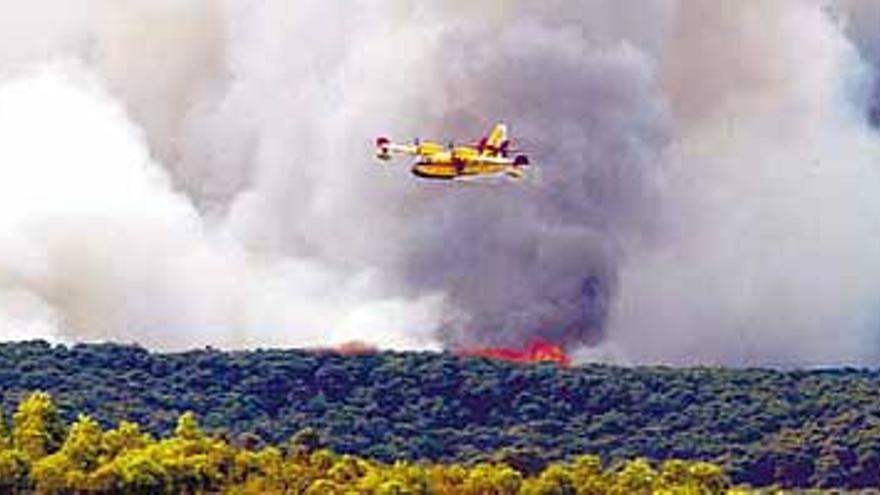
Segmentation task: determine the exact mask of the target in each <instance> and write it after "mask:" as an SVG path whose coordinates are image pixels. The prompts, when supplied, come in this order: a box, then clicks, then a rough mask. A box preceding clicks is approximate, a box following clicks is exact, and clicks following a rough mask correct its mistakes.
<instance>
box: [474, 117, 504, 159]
mask: <svg viewBox="0 0 880 495" xmlns="http://www.w3.org/2000/svg"><path fill="white" fill-rule="evenodd" d="M509 145H510V141H509V140H508V139H507V126H506V125H504V124H503V123H501V122H499V123H497V124H495V127H493V128H492V131H491V132H490V133H489V136H488V137H486V138H485V139H483V141H482V142H481V143H480V148H481V151H482V152H483V154H486V155H489V156H507V147H508V146H509Z"/></svg>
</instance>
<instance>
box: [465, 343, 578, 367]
mask: <svg viewBox="0 0 880 495" xmlns="http://www.w3.org/2000/svg"><path fill="white" fill-rule="evenodd" d="M456 354H457V355H459V356H463V357H485V358H490V359H498V360H501V361H509V362H512V363H556V364H558V365H560V366H569V365H570V364H571V358H569V357H568V355H567V354H565V351H563V350H562V347H559V346H558V345H556V344H551V343H550V342H547V341H544V340H540V339H535V340H533V341H531V342H529V343H528V345H527V346H526V347H525V348H524V349H513V348H508V347H483V348H473V349H460V350H458V351H457V352H456Z"/></svg>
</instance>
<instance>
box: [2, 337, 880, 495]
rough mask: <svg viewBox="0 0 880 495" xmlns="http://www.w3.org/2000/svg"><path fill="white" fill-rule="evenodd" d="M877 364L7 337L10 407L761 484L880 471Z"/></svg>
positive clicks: (394, 451) (273, 438) (845, 482)
mask: <svg viewBox="0 0 880 495" xmlns="http://www.w3.org/2000/svg"><path fill="white" fill-rule="evenodd" d="M878 385H880V372H875V371H867V370H855V369H843V370H822V371H790V372H782V371H772V370H759V369H746V370H728V369H711V368H696V369H670V368H662V367H646V368H620V367H612V366H604V365H587V366H580V367H572V368H559V367H557V366H555V365H551V364H544V365H516V364H509V363H503V362H498V361H491V360H487V359H482V358H466V359H465V358H459V357H455V356H452V355H448V354H437V353H392V352H384V353H379V354H367V355H355V356H340V355H334V354H329V353H309V352H305V351H299V350H257V351H251V352H229V353H227V352H220V351H216V350H210V349H209V350H200V351H192V352H186V353H178V354H158V353H150V352H147V351H146V350H144V349H142V348H139V347H131V346H120V345H109V344H107V345H77V346H74V347H64V346H51V345H49V344H47V343H44V342H30V343H19V344H0V390H2V399H3V406H4V410H5V411H6V412H7V416H8V414H9V412H11V411H12V410H13V409H14V408H15V406H16V404H17V403H18V402H19V401H20V399H21V398H22V397H23V396H24V395H25V394H26V393H27V392H30V391H33V390H45V391H47V392H50V393H51V394H52V396H53V397H54V398H55V401H56V402H57V404H58V406H59V409H60V411H61V413H62V416H63V418H64V419H65V420H66V421H73V420H74V419H75V416H76V414H77V413H81V412H84V413H88V414H90V415H92V416H93V417H95V418H96V419H97V420H98V421H99V422H101V423H103V425H104V426H105V427H107V426H111V425H115V424H116V423H117V422H118V421H119V420H121V419H128V420H131V421H135V422H137V423H139V424H140V425H142V426H143V427H144V429H145V430H147V431H150V432H152V433H154V434H157V435H167V434H169V433H171V432H173V430H174V426H175V424H176V421H177V418H178V417H179V416H180V414H181V413H183V412H185V411H193V412H195V413H196V414H197V416H198V417H199V419H200V422H201V424H202V425H203V426H204V427H205V428H206V429H207V430H208V431H214V432H222V433H224V434H225V435H227V436H228V437H230V438H233V439H234V438H239V437H240V436H241V435H242V434H244V433H253V434H256V435H258V436H259V437H260V438H261V439H263V440H264V441H266V442H269V443H273V444H280V443H283V442H284V441H286V440H287V439H288V438H289V437H291V436H292V435H293V434H295V433H296V432H297V431H299V430H301V429H303V428H306V427H313V428H315V429H317V430H318V431H319V432H320V433H321V434H322V436H323V438H324V439H325V441H326V443H327V444H328V447H330V448H331V449H333V450H334V451H336V452H339V453H351V454H358V455H361V456H365V457H368V458H373V459H377V460H381V461H390V460H394V459H401V458H403V459H410V460H432V461H444V462H447V461H463V462H473V461H476V460H480V459H484V458H485V457H486V456H488V455H490V453H491V455H493V456H496V458H497V456H501V457H502V458H504V459H505V460H507V461H508V462H510V463H512V464H517V467H519V468H522V469H524V471H526V472H528V471H536V470H539V469H541V468H542V467H543V466H544V464H545V463H546V462H547V461H550V460H557V459H570V458H573V457H574V456H576V455H579V454H586V453H589V454H599V455H601V456H602V458H603V459H605V460H610V459H630V458H636V457H642V456H643V457H647V458H650V459H654V460H663V459H669V458H678V459H695V460H706V461H713V462H717V463H719V464H721V465H722V466H724V467H725V468H726V469H727V471H728V473H729V474H730V475H731V477H732V479H733V481H734V482H737V483H747V484H750V485H754V486H766V485H769V484H772V483H781V484H783V485H785V486H793V487H794V486H826V487H828V486H846V487H861V486H867V485H875V486H876V485H880V398H878V395H877V393H876V391H877V390H878Z"/></svg>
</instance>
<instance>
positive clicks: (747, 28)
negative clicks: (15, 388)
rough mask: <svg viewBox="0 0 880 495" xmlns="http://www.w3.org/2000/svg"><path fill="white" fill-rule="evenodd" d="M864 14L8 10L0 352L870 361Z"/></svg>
mask: <svg viewBox="0 0 880 495" xmlns="http://www.w3.org/2000/svg"><path fill="white" fill-rule="evenodd" d="M872 5H873V4H872V3H870V2H869V1H867V0H866V1H856V0H846V1H844V0H841V2H835V3H828V2H825V3H820V2H818V1H812V0H803V1H796V0H779V1H776V2H772V3H771V2H766V3H750V4H743V3H742V2H732V1H731V2H726V1H723V2H717V1H700V0H691V1H683V0H682V1H673V0H652V1H623V2H621V1H616V2H611V1H599V0H597V1H590V2H581V3H579V4H578V5H574V4H572V3H571V2H563V1H555V2H554V1H551V2H543V3H540V4H538V3H534V2H526V1H497V2H481V3H480V4H479V5H473V4H472V2H457V1H455V2H414V1H403V0H401V1H369V0H364V1H358V2H349V3H347V4H346V6H345V8H344V9H343V8H341V7H340V6H338V5H334V4H332V3H328V2H321V1H317V0H316V1H300V2H287V1H284V0H264V1H258V2H241V1H236V0H227V1H219V2H218V1H209V0H203V1H198V0H191V1H176V0H162V1H155V0H153V1H147V0H124V1H120V0H78V1H71V2H65V3H63V4H61V5H58V2H51V1H49V0H39V1H33V2H28V3H27V4H26V5H22V4H20V3H19V2H12V1H7V0H0V12H2V13H3V15H2V16H0V78H2V79H0V81H2V86H0V196H2V197H3V199H2V200H0V206H2V213H0V300H2V301H4V304H2V308H3V309H2V310H0V329H2V330H3V331H4V332H5V333H6V336H7V338H21V337H23V336H38V335H39V336H54V337H55V338H60V339H62V340H94V339H114V340H123V341H138V342H141V343H144V344H147V345H150V346H154V347H160V348H179V347H185V346H191V345H205V344H210V345H215V346H223V347H237V346H254V345H322V344H330V343H334V342H340V341H344V340H351V339H358V340H366V341H370V342H374V343H377V344H379V345H384V346H394V347H405V348H413V347H419V348H420V347H436V346H440V345H447V346H449V345H451V346H458V345H486V344H505V345H521V344H523V343H525V342H527V341H528V340H531V339H533V338H536V337H538V338H544V339H548V340H552V341H555V342H560V343H563V344H565V345H566V346H567V347H568V348H569V349H573V348H577V347H580V346H585V347H583V351H582V355H583V356H584V358H585V359H608V360H620V361H625V362H654V361H663V362H721V363H734V364H739V363H828V362H838V361H848V362H873V361H874V360H875V358H876V356H877V354H878V353H877V351H876V350H875V349H876V345H877V343H876V335H877V328H876V313H877V307H878V306H877V302H878V301H877V299H878V296H880V276H878V275H880V249H878V247H880V246H878V245H877V243H878V240H880V201H877V200H875V199H873V196H875V195H873V194H871V192H872V190H873V188H874V187H875V184H877V183H878V182H877V180H878V179H880V177H878V171H877V167H876V166H875V163H876V162H877V160H876V158H877V152H878V149H880V148H878V143H880V141H878V140H877V137H876V135H875V131H872V130H871V129H870V127H869V126H868V120H867V119H866V118H865V116H866V112H868V111H869V108H870V101H871V96H870V95H871V83H872V80H871V78H872V77H873V76H872V74H873V68H872V67H873V66H872V63H873V61H874V60H875V59H877V57H874V55H872V54H876V53H877V51H876V50H874V49H873V48H872V47H874V44H873V43H874V42H875V39H874V38H872V35H871V32H870V29H869V28H866V27H864V26H863V25H861V24H859V22H863V21H860V20H862V19H865V18H866V14H865V12H867V11H873V10H876V9H873V7H871V6H872ZM497 120H503V121H505V122H507V123H508V124H509V125H510V129H511V131H512V134H513V138H514V145H516V146H519V147H522V148H524V149H526V150H527V151H528V152H529V153H530V155H531V156H532V160H533V162H535V163H536V164H537V165H536V167H535V170H534V172H535V173H534V174H532V176H531V177H530V178H529V179H528V180H526V181H525V182H524V183H522V184H513V183H508V182H505V181H494V182H493V181H490V182H482V183H476V184H466V185H457V184H431V183H425V182H421V181H418V180H415V179H414V178H412V177H410V176H409V175H408V173H407V170H406V168H407V165H406V164H404V163H399V164H397V165H394V166H389V167H386V166H380V165H377V164H375V163H374V161H373V159H372V149H371V142H372V139H373V138H374V137H375V136H376V135H379V134H389V135H391V136H392V137H394V138H397V139H410V138H412V137H414V136H421V137H424V138H436V139H438V140H440V141H442V142H445V141H448V140H457V141H458V142H462V141H470V140H474V139H476V138H478V137H479V136H481V135H482V134H484V133H485V132H487V130H488V129H489V128H490V127H491V125H492V124H493V123H494V122H495V121H497ZM518 138H519V140H518Z"/></svg>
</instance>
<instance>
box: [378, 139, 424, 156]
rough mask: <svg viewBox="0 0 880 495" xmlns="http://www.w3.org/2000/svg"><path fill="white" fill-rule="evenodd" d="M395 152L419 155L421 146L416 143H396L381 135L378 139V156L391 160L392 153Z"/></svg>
mask: <svg viewBox="0 0 880 495" xmlns="http://www.w3.org/2000/svg"><path fill="white" fill-rule="evenodd" d="M394 153H397V154H403V155H417V154H418V153H419V147H418V146H417V145H416V144H398V143H394V142H392V141H391V140H390V139H388V138H386V137H380V138H377V139H376V156H377V157H379V158H380V159H382V160H390V159H391V155H392V154H394Z"/></svg>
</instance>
